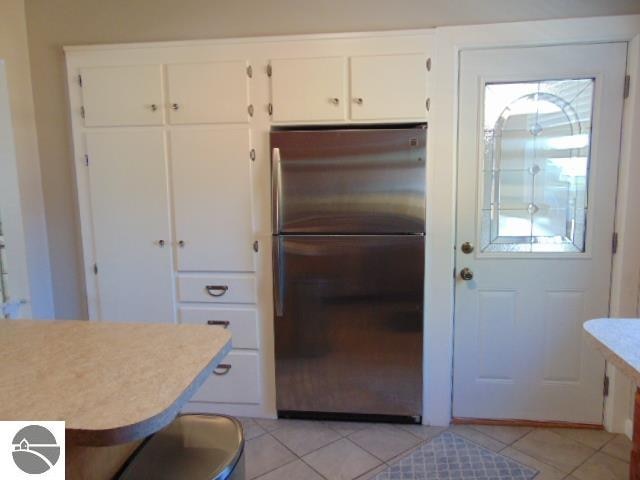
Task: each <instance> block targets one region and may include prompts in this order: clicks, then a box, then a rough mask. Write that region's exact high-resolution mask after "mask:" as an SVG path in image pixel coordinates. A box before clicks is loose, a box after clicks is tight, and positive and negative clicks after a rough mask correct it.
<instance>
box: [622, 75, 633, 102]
mask: <svg viewBox="0 0 640 480" xmlns="http://www.w3.org/2000/svg"><path fill="white" fill-rule="evenodd" d="M630 89H631V75H625V76H624V91H623V95H622V98H629V90H630Z"/></svg>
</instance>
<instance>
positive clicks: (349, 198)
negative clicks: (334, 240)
mask: <svg viewBox="0 0 640 480" xmlns="http://www.w3.org/2000/svg"><path fill="white" fill-rule="evenodd" d="M425 146H426V127H424V126H418V127H412V128H373V129H342V130H287V131H274V132H271V147H272V157H273V158H272V168H273V172H272V175H273V176H274V177H273V182H272V187H273V188H274V192H273V202H274V205H273V207H274V212H276V211H277V214H276V215H274V220H275V224H274V230H273V232H274V233H276V234H277V233H306V234H309V233H315V234H334V233H356V234H357V233H422V232H424V225H425V163H426V159H425V156H426V148H425Z"/></svg>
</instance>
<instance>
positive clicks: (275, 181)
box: [271, 147, 280, 235]
mask: <svg viewBox="0 0 640 480" xmlns="http://www.w3.org/2000/svg"><path fill="white" fill-rule="evenodd" d="M271 208H272V210H273V211H272V215H271V216H272V219H273V227H272V228H273V234H274V235H277V234H278V233H280V149H279V148H278V147H274V148H273V151H272V152H271Z"/></svg>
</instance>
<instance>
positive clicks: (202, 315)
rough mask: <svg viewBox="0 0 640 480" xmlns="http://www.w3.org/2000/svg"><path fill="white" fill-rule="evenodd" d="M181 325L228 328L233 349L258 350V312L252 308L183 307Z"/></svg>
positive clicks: (181, 308)
mask: <svg viewBox="0 0 640 480" xmlns="http://www.w3.org/2000/svg"><path fill="white" fill-rule="evenodd" d="M178 314H179V318H180V323H188V324H192V325H209V326H212V327H216V326H217V327H222V328H226V329H228V330H229V331H230V332H231V336H232V338H233V340H232V342H233V348H250V349H257V348H258V310H257V309H256V308H255V307H251V306H237V305H224V306H207V307H203V306H197V307H191V306H189V307H187V306H182V307H180V308H179V309H178Z"/></svg>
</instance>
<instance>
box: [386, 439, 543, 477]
mask: <svg viewBox="0 0 640 480" xmlns="http://www.w3.org/2000/svg"><path fill="white" fill-rule="evenodd" d="M537 474H538V471H537V470H534V469H533V468H529V467H525V466H524V465H522V464H520V463H518V462H516V461H515V460H512V459H510V458H508V457H505V456H504V455H500V454H499V453H495V452H492V451H491V450H487V449H486V448H482V447H480V446H479V445H476V444H475V443H473V442H472V441H470V440H467V439H465V438H462V437H459V436H458V435H454V434H453V433H451V432H444V433H442V434H441V435H438V436H437V437H435V438H434V439H433V440H431V441H430V442H428V443H425V444H424V445H422V447H420V448H419V449H418V450H415V451H414V452H413V453H412V454H410V455H408V456H406V457H404V458H403V459H401V460H399V461H398V463H396V464H394V465H391V466H390V467H389V468H388V469H386V470H385V471H383V472H381V473H379V474H378V475H377V476H376V477H375V480H530V479H532V478H533V477H535V476H536V475H537Z"/></svg>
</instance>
